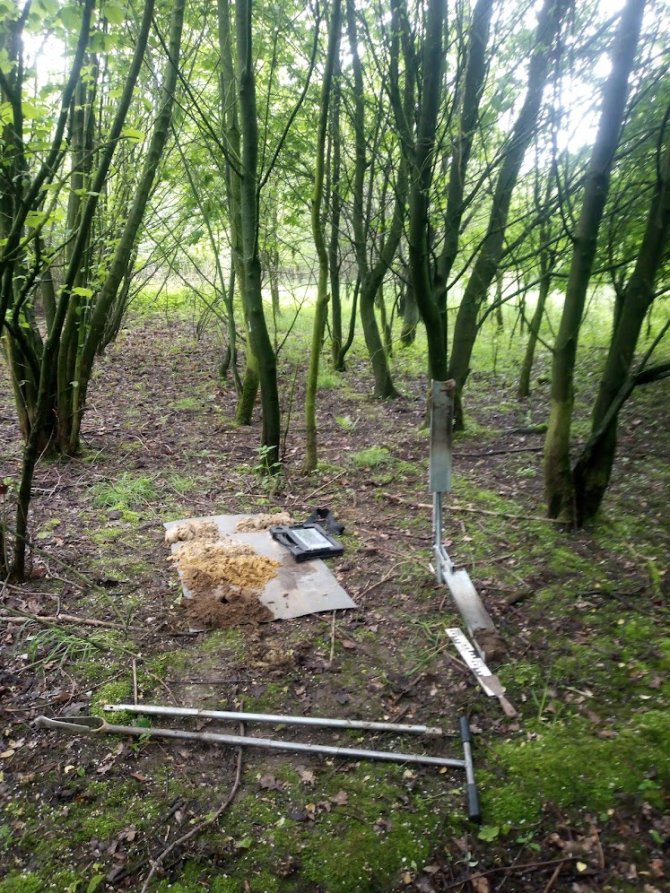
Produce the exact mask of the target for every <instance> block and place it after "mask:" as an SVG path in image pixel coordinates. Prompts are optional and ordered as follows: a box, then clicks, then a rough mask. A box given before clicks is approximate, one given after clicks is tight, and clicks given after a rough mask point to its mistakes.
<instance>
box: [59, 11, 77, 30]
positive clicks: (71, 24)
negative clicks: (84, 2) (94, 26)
mask: <svg viewBox="0 0 670 893" xmlns="http://www.w3.org/2000/svg"><path fill="white" fill-rule="evenodd" d="M60 17H61V21H62V22H63V24H64V25H65V27H66V28H67V30H68V31H78V30H79V28H80V27H81V8H80V7H79V6H74V5H72V6H64V7H63V8H62V9H61V11H60Z"/></svg>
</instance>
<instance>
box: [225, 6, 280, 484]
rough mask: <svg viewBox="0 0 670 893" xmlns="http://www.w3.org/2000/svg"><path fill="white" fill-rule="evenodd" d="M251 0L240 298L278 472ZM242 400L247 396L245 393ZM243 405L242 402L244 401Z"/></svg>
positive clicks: (241, 41) (243, 22) (240, 23)
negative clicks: (264, 288)
mask: <svg viewBox="0 0 670 893" xmlns="http://www.w3.org/2000/svg"><path fill="white" fill-rule="evenodd" d="M251 2H252V0H237V3H236V5H235V10H236V14H235V30H236V38H237V83H238V100H239V115H240V135H241V147H242V154H241V158H240V161H241V178H240V223H241V227H242V230H241V236H242V244H241V247H242V256H243V281H244V285H243V288H242V297H243V300H244V306H245V318H246V320H247V330H248V344H249V346H250V348H251V351H252V353H253V355H254V357H255V359H256V361H257V363H258V380H259V384H260V389H261V409H262V416H263V421H262V434H261V449H262V450H263V463H264V465H265V467H266V469H267V470H268V471H270V472H276V471H278V469H279V444H280V438H281V423H280V412H279V393H278V390H277V358H276V356H275V352H274V349H273V347H272V342H271V341H270V335H269V333H268V328H267V322H266V319H265V313H264V310H263V295H262V285H261V263H260V255H259V246H258V114H257V108H256V77H255V73H254V58H253V44H252V21H251ZM243 396H244V395H243ZM240 402H241V401H240Z"/></svg>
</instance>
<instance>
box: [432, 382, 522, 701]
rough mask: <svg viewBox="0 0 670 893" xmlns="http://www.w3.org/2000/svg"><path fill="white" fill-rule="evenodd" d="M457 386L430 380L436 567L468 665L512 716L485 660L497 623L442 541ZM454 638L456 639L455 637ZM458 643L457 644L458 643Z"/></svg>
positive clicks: (499, 685) (498, 682)
mask: <svg viewBox="0 0 670 893" xmlns="http://www.w3.org/2000/svg"><path fill="white" fill-rule="evenodd" d="M455 387H456V383H455V382H454V381H453V380H449V381H433V382H431V394H430V403H431V412H430V467H429V489H430V492H431V493H432V494H433V556H434V567H433V570H434V572H435V577H436V579H437V582H438V583H439V584H440V585H441V586H442V585H446V586H447V588H448V589H449V592H450V593H451V597H452V598H453V600H454V603H455V604H456V607H457V608H458V610H459V613H460V615H461V617H462V618H463V622H464V623H465V627H466V629H467V631H468V633H469V634H470V636H471V638H472V640H473V642H474V644H475V648H476V650H477V652H478V654H479V658H478V659H477V661H475V660H473V658H475V657H476V655H475V654H474V649H472V652H473V653H472V655H470V659H466V663H467V665H468V666H469V667H470V669H471V670H473V672H474V674H475V676H476V678H477V681H478V682H479V683H480V684H481V685H482V688H483V689H484V691H485V692H486V693H487V694H488V695H490V696H493V695H495V696H496V697H497V698H498V700H499V702H500V705H501V706H502V708H503V710H504V711H505V713H506V715H507V716H510V717H512V716H516V715H517V713H516V710H515V709H514V707H512V705H511V704H510V703H509V701H508V700H507V699H506V698H505V697H504V692H505V690H504V688H503V687H502V684H501V683H500V680H499V679H498V678H497V676H495V675H494V674H493V673H491V671H490V670H489V669H488V667H486V664H485V663H484V659H485V657H486V654H485V649H484V648H483V647H482V642H483V641H486V639H489V640H490V639H491V638H492V637H495V638H497V632H496V628H495V625H494V623H493V621H492V620H491V618H490V616H489V614H488V611H487V610H486V608H485V607H484V605H483V603H482V600H481V598H480V597H479V594H478V593H477V590H476V589H475V587H474V585H473V583H472V580H471V579H470V576H469V574H468V572H467V571H466V570H465V569H464V568H459V569H458V570H456V567H455V565H454V563H453V561H452V560H451V558H450V557H449V555H448V553H447V550H446V549H445V547H444V544H443V542H442V496H443V494H444V493H448V492H449V491H450V490H451V468H452V413H453V402H454V390H455ZM461 636H462V639H461V640H460V644H461V647H459V651H460V652H461V656H464V655H465V654H466V653H467V650H468V649H467V645H468V644H469V643H468V642H467V639H466V637H465V635H463V634H461ZM451 638H452V640H453V641H455V639H454V637H453V636H451ZM463 640H464V641H463ZM455 644H457V647H458V643H457V642H455ZM463 646H465V647H463ZM464 659H465V658H464Z"/></svg>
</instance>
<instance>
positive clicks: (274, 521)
mask: <svg viewBox="0 0 670 893" xmlns="http://www.w3.org/2000/svg"><path fill="white" fill-rule="evenodd" d="M292 523H293V519H292V518H291V516H290V515H289V513H288V512H278V513H277V514H275V515H267V514H266V515H253V517H251V518H242V520H241V521H238V522H237V526H236V527H235V530H237V531H238V533H250V532H252V531H254V530H267V529H268V528H270V527H279V526H280V525H287V524H292Z"/></svg>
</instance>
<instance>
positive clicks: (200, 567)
mask: <svg viewBox="0 0 670 893" xmlns="http://www.w3.org/2000/svg"><path fill="white" fill-rule="evenodd" d="M172 557H173V560H174V561H175V562H176V564H177V566H178V568H179V571H180V573H181V577H182V581H183V583H184V586H185V587H186V588H187V589H188V590H189V591H190V592H191V595H192V598H190V599H185V600H184V609H185V610H186V613H187V615H188V617H189V618H190V619H191V620H193V621H196V622H198V623H203V624H205V625H207V626H217V627H229V626H239V625H240V624H243V623H260V622H262V621H265V620H271V619H272V617H273V615H272V612H271V611H270V610H269V609H268V608H267V607H266V606H265V605H263V604H262V603H261V602H260V601H259V600H258V596H259V595H260V594H261V592H262V591H263V589H264V588H265V585H266V583H268V582H269V581H270V580H271V579H272V578H273V577H276V575H277V568H278V567H279V562H278V561H275V560H274V559H272V558H267V557H266V556H265V555H259V554H258V553H257V552H256V551H255V550H254V549H253V548H252V547H251V546H249V545H246V544H244V543H233V542H232V541H230V540H216V541H207V540H197V539H195V540H189V541H187V542H183V543H181V544H180V545H178V546H177V548H176V549H175V551H174V553H173V556H172Z"/></svg>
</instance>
